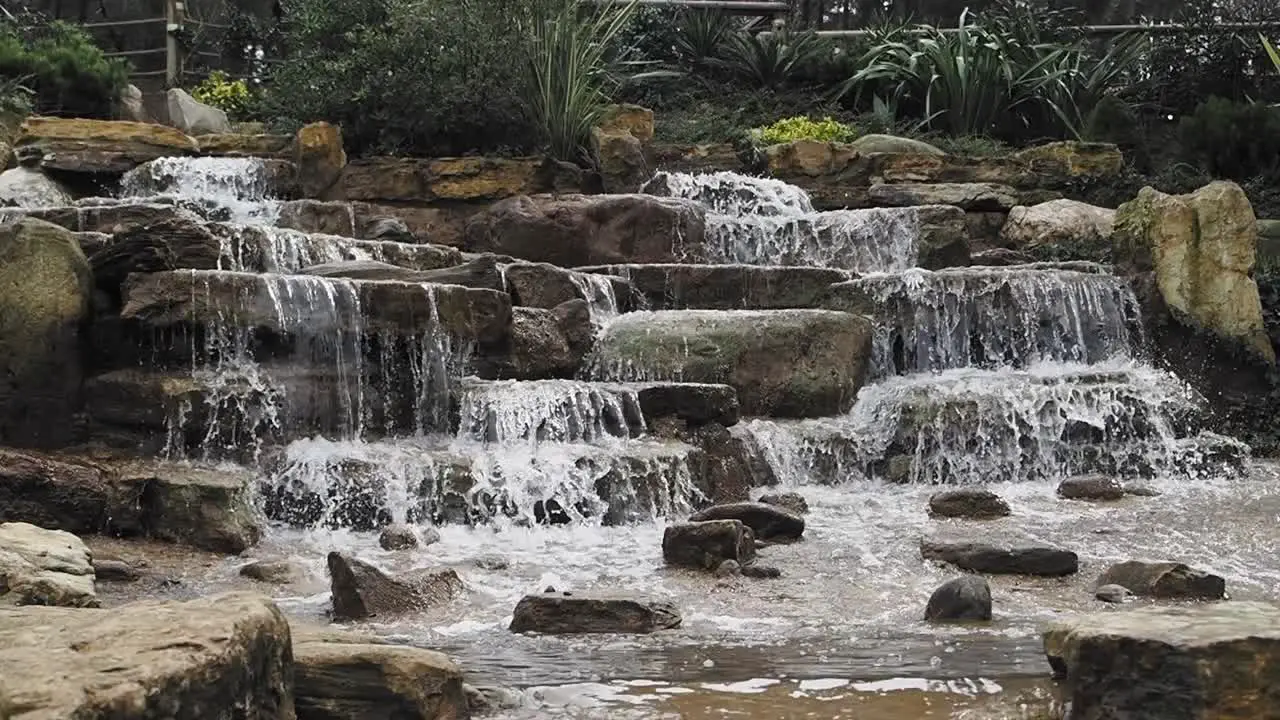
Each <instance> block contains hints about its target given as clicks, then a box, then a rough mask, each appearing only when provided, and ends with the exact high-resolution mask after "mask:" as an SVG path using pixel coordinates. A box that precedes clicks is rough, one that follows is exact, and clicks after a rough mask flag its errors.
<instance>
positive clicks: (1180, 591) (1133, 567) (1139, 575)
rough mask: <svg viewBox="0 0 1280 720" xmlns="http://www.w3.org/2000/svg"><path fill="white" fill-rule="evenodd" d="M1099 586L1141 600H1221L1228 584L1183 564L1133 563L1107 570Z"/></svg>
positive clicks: (1214, 576) (1216, 576) (1100, 578)
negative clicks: (1124, 591) (1115, 587)
mask: <svg viewBox="0 0 1280 720" xmlns="http://www.w3.org/2000/svg"><path fill="white" fill-rule="evenodd" d="M1097 584H1098V586H1104V585H1119V586H1121V587H1123V588H1125V589H1127V590H1128V591H1129V592H1131V593H1133V594H1134V595H1138V596H1140V597H1150V598H1158V599H1161V600H1221V599H1222V598H1223V597H1225V596H1226V592H1227V581H1226V580H1225V579H1223V578H1222V577H1220V576H1218V575H1213V574H1211V573H1208V572H1205V571H1203V570H1197V569H1194V568H1191V567H1188V566H1186V565H1183V564H1182V563H1175V562H1143V561H1141V560H1130V561H1128V562H1122V563H1118V564H1116V565H1112V566H1111V567H1109V568H1107V570H1106V572H1104V573H1102V575H1101V576H1100V577H1099V578H1098V582H1097Z"/></svg>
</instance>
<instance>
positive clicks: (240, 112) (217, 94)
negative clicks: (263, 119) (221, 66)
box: [191, 70, 257, 121]
mask: <svg viewBox="0 0 1280 720" xmlns="http://www.w3.org/2000/svg"><path fill="white" fill-rule="evenodd" d="M191 97H193V98H195V99H196V100H198V101H200V102H202V103H204V104H205V105H210V106H212V107H215V108H218V109H219V110H222V111H223V112H225V113H226V114H227V116H228V117H229V118H231V119H232V120H236V121H238V120H246V119H248V118H249V116H250V115H252V113H253V108H254V105H255V103H256V102H257V98H256V97H255V93H254V92H253V91H252V90H250V89H249V84H248V83H246V82H245V81H244V80H232V79H231V78H230V77H228V76H227V74H226V73H225V72H222V71H221V70H214V71H213V72H211V73H209V77H207V78H205V79H204V81H202V82H201V83H200V84H199V85H197V86H195V87H194V88H192V90H191Z"/></svg>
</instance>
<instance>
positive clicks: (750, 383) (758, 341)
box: [589, 310, 872, 417]
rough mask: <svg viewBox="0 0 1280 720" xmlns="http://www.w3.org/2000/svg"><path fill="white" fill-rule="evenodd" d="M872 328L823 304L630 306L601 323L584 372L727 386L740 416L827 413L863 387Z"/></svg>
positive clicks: (607, 376)
mask: <svg viewBox="0 0 1280 720" xmlns="http://www.w3.org/2000/svg"><path fill="white" fill-rule="evenodd" d="M871 334H872V331H871V324H870V323H869V322H868V321H867V320H866V319H865V318H862V317H860V316H857V315H851V314H848V313H842V312H834V311H827V310H767V311H747V310H743V311H732V312H722V311H711V310H668V311H662V312H651V313H630V314H626V315H623V316H621V317H619V318H618V319H616V320H614V321H613V322H611V323H609V324H608V325H607V326H606V327H605V328H604V330H603V331H602V332H601V335H600V337H599V339H598V340H597V341H596V346H595V350H594V354H593V357H592V359H591V360H590V368H589V371H590V372H591V374H592V375H593V376H594V377H595V378H596V379H600V380H622V381H630V380H666V381H678V382H698V383H716V384H723V385H730V386H732V387H733V388H734V389H736V390H737V391H738V401H739V402H740V403H741V407H742V413H743V414H744V415H772V416H777V417H818V416H823V415H835V414H838V413H841V412H844V411H846V410H848V409H849V407H850V406H852V405H853V400H854V396H855V395H856V394H857V392H858V390H859V388H861V387H862V383H863V381H864V379H865V378H866V374H867V369H868V365H869V360H870V355H871Z"/></svg>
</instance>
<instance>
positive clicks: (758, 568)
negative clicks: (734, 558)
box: [742, 565, 782, 580]
mask: <svg viewBox="0 0 1280 720" xmlns="http://www.w3.org/2000/svg"><path fill="white" fill-rule="evenodd" d="M742 576H743V577H749V578H755V579H757V580H772V579H774V578H780V577H782V571H781V570H779V569H778V568H776V567H773V566H772V565H748V566H746V567H744V568H742Z"/></svg>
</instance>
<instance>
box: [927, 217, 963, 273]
mask: <svg viewBox="0 0 1280 720" xmlns="http://www.w3.org/2000/svg"><path fill="white" fill-rule="evenodd" d="M916 217H917V219H918V220H919V223H920V240H919V247H920V251H919V256H920V259H919V260H918V261H917V263H916V264H917V265H919V266H920V267H922V268H925V269H926V270H941V269H943V268H951V267H965V266H967V265H969V264H971V263H972V262H973V260H972V257H971V256H970V247H969V226H968V220H967V216H966V213H965V211H964V210H961V209H960V208H958V207H953V206H951V205H923V206H921V207H918V208H916Z"/></svg>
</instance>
